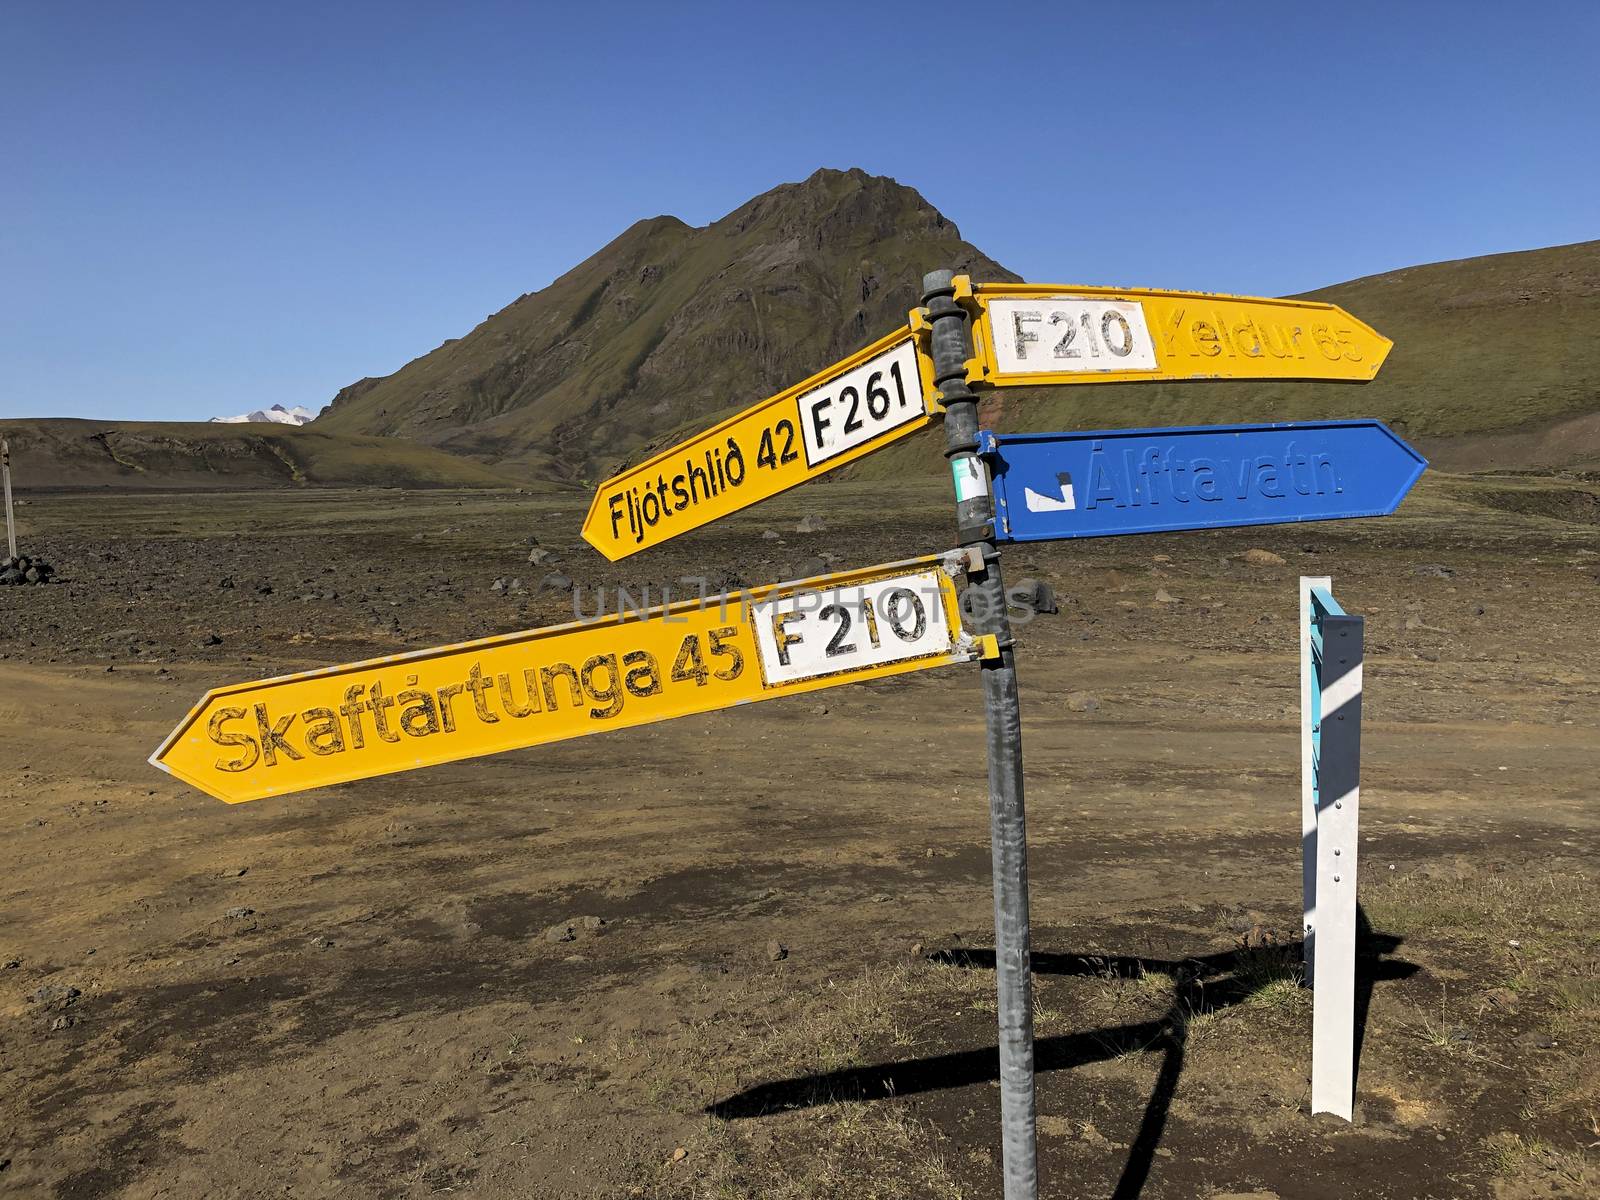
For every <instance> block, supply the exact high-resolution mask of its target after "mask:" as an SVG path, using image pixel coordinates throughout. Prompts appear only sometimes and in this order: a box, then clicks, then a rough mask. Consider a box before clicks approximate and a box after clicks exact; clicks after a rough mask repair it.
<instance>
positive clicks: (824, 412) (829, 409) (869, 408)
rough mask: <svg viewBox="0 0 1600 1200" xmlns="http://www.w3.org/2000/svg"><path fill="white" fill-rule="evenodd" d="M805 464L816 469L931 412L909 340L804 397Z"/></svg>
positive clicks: (915, 356) (802, 415) (914, 352)
mask: <svg viewBox="0 0 1600 1200" xmlns="http://www.w3.org/2000/svg"><path fill="white" fill-rule="evenodd" d="M799 403H800V431H801V442H802V443H803V444H804V446H805V451H806V464H807V465H808V466H812V467H814V466H816V465H817V464H818V463H823V462H826V461H827V460H828V459H830V458H833V457H834V456H835V455H839V454H843V453H844V452H845V451H846V450H853V449H854V448H855V447H857V446H860V445H862V444H864V443H866V442H870V441H871V440H872V439H873V438H875V437H877V436H878V435H879V434H880V433H887V432H888V431H889V430H891V429H896V428H898V427H899V426H901V425H904V424H906V423H907V422H908V421H915V420H916V419H917V418H918V417H920V416H922V415H923V414H924V413H926V412H927V411H928V406H927V402H926V401H925V400H924V399H923V395H922V374H921V372H920V371H918V370H917V348H916V344H915V343H914V342H912V341H911V340H910V339H909V338H908V339H907V340H906V341H904V342H902V343H900V345H898V346H896V347H895V348H894V349H893V350H886V351H884V353H882V354H880V355H878V356H877V357H875V358H869V359H868V360H867V361H866V362H864V363H862V364H861V365H860V366H859V367H856V368H855V369H854V370H850V371H846V372H845V373H844V374H843V375H840V376H837V377H836V378H834V379H830V380H829V381H828V382H827V383H825V384H823V385H822V386H821V387H819V388H813V389H812V390H811V391H809V392H807V393H806V394H805V395H803V396H801V397H800V402H799Z"/></svg>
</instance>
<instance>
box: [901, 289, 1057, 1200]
mask: <svg viewBox="0 0 1600 1200" xmlns="http://www.w3.org/2000/svg"><path fill="white" fill-rule="evenodd" d="M922 288H923V293H924V294H923V297H922V303H923V305H924V306H925V308H926V310H927V318H928V324H929V326H930V327H931V330H932V333H931V350H932V358H933V367H934V382H935V383H936V384H937V385H938V388H939V394H940V398H941V399H942V401H943V403H944V407H945V417H944V429H945V457H946V458H948V459H949V460H950V469H951V473H952V475H953V476H954V478H955V489H956V524H957V528H958V530H959V534H960V541H961V544H962V545H963V546H972V547H975V548H977V549H978V550H979V551H980V552H981V554H982V556H983V564H984V570H983V571H982V572H980V573H977V574H975V575H973V576H972V577H971V578H970V581H969V584H968V591H969V593H973V597H972V599H973V608H972V618H973V623H974V627H975V628H974V632H977V633H991V634H994V635H995V637H996V639H997V640H998V642H999V647H1000V656H999V658H998V659H993V660H985V661H984V663H983V696H984V717H985V720H986V722H987V725H988V731H989V837H990V841H991V845H992V851H993V859H994V862H993V871H994V935H995V944H994V959H995V987H996V990H997V992H998V1000H999V1016H1000V1119H1001V1130H1002V1137H1003V1141H1004V1151H1005V1200H1035V1198H1036V1197H1037V1196H1038V1193H1039V1163H1038V1150H1037V1145H1036V1130H1035V1124H1036V1114H1035V1110H1034V1093H1033V978H1032V974H1031V971H1032V966H1031V963H1030V961H1029V953H1030V952H1029V946H1028V941H1029V928H1028V844H1027V824H1026V821H1025V819H1024V814H1023V807H1022V715H1021V711H1020V709H1019V707H1018V704H1017V668H1016V657H1015V651H1014V649H1013V646H1012V641H1011V624H1010V621H1009V620H1008V619H1007V616H1006V596H1005V585H1004V583H1003V581H1002V580H1001V576H1000V557H999V553H998V552H997V551H996V550H995V548H994V543H993V541H992V537H991V532H992V526H993V523H994V500H993V498H992V496H991V495H990V491H989V483H988V473H987V471H986V470H985V468H984V464H983V461H982V460H981V459H980V458H979V457H978V402H977V397H976V396H975V395H973V393H972V390H971V388H969V387H968V386H967V360H968V359H970V358H972V356H973V349H972V332H971V330H970V328H969V327H968V316H967V313H966V310H964V309H963V308H962V307H961V306H960V305H959V304H958V303H956V300H955V283H954V274H953V273H952V272H951V271H947V270H945V271H932V272H930V273H929V274H927V275H925V276H923V280H922Z"/></svg>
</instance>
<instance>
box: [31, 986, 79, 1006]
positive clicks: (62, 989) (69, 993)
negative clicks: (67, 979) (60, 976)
mask: <svg viewBox="0 0 1600 1200" xmlns="http://www.w3.org/2000/svg"><path fill="white" fill-rule="evenodd" d="M81 995H83V993H82V992H80V991H79V990H78V989H77V988H75V987H73V986H72V985H71V984H70V983H46V984H43V985H42V986H40V987H38V988H37V989H35V990H34V993H33V995H31V996H29V997H28V999H30V1000H32V1001H33V1002H34V1003H35V1004H42V1005H44V1006H45V1007H46V1008H55V1009H64V1008H69V1007H71V1006H72V1004H73V1003H75V1002H76V1001H77V999H78V997H79V996H81Z"/></svg>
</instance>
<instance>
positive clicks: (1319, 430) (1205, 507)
mask: <svg viewBox="0 0 1600 1200" xmlns="http://www.w3.org/2000/svg"><path fill="white" fill-rule="evenodd" d="M979 440H980V443H981V446H982V453H983V455H984V457H985V459H986V460H987V461H988V463H989V466H990V470H991V471H992V473H993V475H994V496H995V541H997V542H1039V541H1055V540H1057V539H1061V538H1079V537H1111V536H1113V535H1116V534H1124V533H1162V532H1170V531H1176V530H1182V529H1222V528H1226V527H1229V526H1236V525H1282V524H1287V523H1290V522H1294V521H1334V520H1342V519H1344V518H1347V517H1382V516H1387V515H1388V514H1389V513H1392V512H1394V510H1395V509H1396V508H1398V507H1399V506H1400V502H1401V501H1402V500H1403V499H1405V496H1406V493H1407V492H1409V491H1410V490H1411V486H1412V485H1413V484H1414V483H1416V482H1417V480H1418V479H1419V478H1421V476H1422V472H1423V471H1424V470H1425V469H1426V468H1427V465H1428V464H1427V461H1426V460H1425V459H1424V458H1423V457H1422V456H1421V455H1420V454H1418V453H1417V452H1416V451H1415V450H1413V449H1412V448H1411V447H1410V446H1408V445H1406V443H1405V442H1403V441H1401V440H1400V439H1399V438H1398V437H1396V436H1395V434H1394V432H1393V431H1392V430H1390V429H1389V427H1388V426H1387V425H1385V424H1383V422H1381V421H1294V422H1287V423H1283V424H1277V425H1200V426H1190V427H1184V428H1178V429H1111V430H1105V431H1102V432H1098V433H1002V434H993V433H988V432H984V433H981V434H980V435H979Z"/></svg>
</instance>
